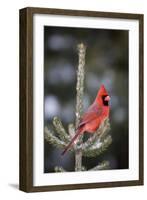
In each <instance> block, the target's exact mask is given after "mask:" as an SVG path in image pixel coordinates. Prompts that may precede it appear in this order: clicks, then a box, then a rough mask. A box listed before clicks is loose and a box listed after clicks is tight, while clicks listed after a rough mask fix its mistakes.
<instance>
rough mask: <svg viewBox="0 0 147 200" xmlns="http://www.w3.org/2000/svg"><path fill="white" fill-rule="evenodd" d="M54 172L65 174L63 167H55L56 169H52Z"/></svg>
mask: <svg viewBox="0 0 147 200" xmlns="http://www.w3.org/2000/svg"><path fill="white" fill-rule="evenodd" d="M54 170H55V172H66V170H65V169H63V167H58V166H56V167H55V168H54Z"/></svg>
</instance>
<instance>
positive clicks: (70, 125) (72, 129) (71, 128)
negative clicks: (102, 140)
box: [68, 123, 75, 139]
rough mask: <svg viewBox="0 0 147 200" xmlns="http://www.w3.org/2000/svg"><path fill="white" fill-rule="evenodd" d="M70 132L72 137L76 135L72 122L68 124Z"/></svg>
mask: <svg viewBox="0 0 147 200" xmlns="http://www.w3.org/2000/svg"><path fill="white" fill-rule="evenodd" d="M68 132H69V135H70V138H71V139H72V138H73V136H74V135H75V126H74V125H73V124H72V123H71V124H69V125H68Z"/></svg>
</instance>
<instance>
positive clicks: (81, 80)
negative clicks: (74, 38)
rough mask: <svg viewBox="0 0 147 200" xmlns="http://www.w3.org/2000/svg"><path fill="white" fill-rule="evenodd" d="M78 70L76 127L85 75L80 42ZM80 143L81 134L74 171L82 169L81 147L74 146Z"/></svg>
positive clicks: (84, 50)
mask: <svg viewBox="0 0 147 200" xmlns="http://www.w3.org/2000/svg"><path fill="white" fill-rule="evenodd" d="M77 47H78V56H79V63H78V70H77V85H76V91H77V95H76V121H75V127H76V129H77V128H78V125H79V123H80V118H81V115H82V113H83V97H84V76H85V69H84V65H85V54H86V46H85V45H84V44H83V43H81V44H79V45H78V46H77ZM81 143H82V136H80V137H79V139H78V142H77V144H76V145H75V171H81V169H82V151H81V149H78V148H76V147H77V146H78V145H79V144H81Z"/></svg>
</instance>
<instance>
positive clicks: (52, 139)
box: [44, 127, 66, 148]
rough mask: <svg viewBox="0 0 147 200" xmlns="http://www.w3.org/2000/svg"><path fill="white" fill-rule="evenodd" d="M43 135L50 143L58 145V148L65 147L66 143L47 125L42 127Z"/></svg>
mask: <svg viewBox="0 0 147 200" xmlns="http://www.w3.org/2000/svg"><path fill="white" fill-rule="evenodd" d="M44 137H45V140H46V141H48V142H49V143H50V144H52V145H54V146H56V147H58V148H65V147H66V143H65V142H63V141H62V140H60V139H59V138H57V137H56V136H55V135H54V134H53V132H52V131H51V130H49V129H48V128H47V127H45V129H44Z"/></svg>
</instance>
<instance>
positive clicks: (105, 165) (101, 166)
mask: <svg viewBox="0 0 147 200" xmlns="http://www.w3.org/2000/svg"><path fill="white" fill-rule="evenodd" d="M109 168H110V163H109V162H108V161H103V162H101V163H100V164H99V165H97V166H95V167H93V168H91V169H89V170H88V171H97V170H104V169H109Z"/></svg>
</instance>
